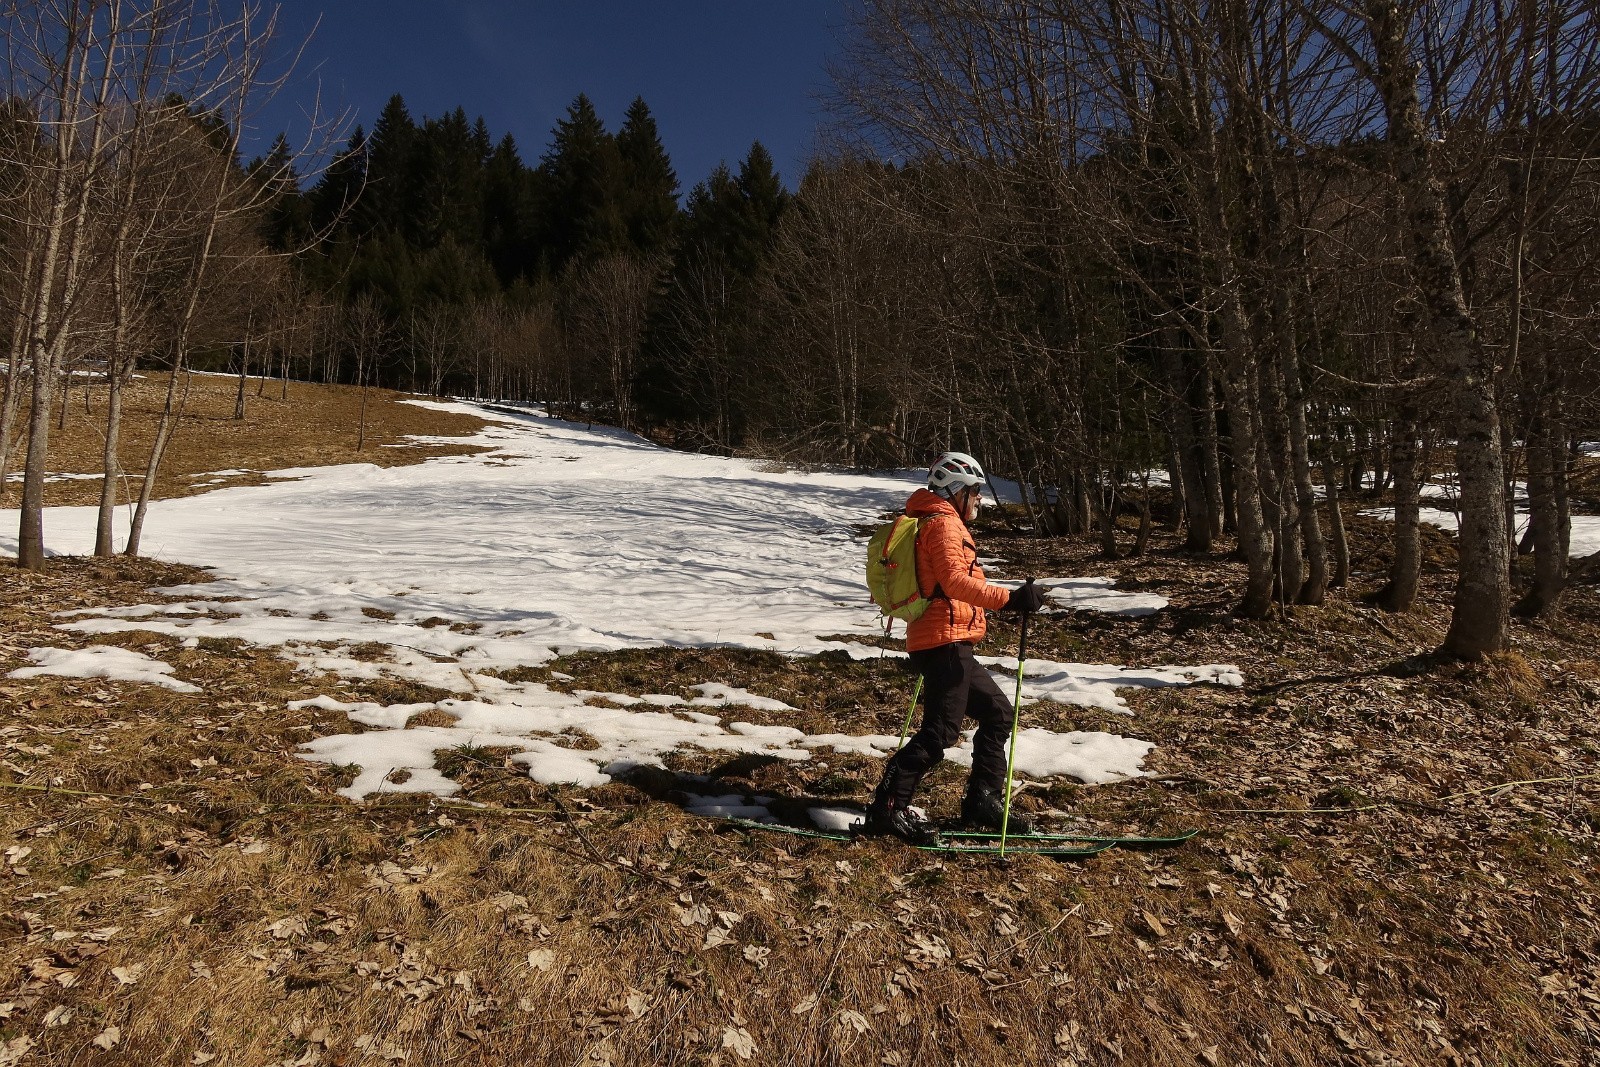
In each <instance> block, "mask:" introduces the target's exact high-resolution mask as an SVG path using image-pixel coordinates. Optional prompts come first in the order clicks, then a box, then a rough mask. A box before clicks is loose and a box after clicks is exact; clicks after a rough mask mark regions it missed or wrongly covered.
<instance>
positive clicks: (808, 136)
mask: <svg viewBox="0 0 1600 1067" xmlns="http://www.w3.org/2000/svg"><path fill="white" fill-rule="evenodd" d="M281 9H282V15H281V22H280V26H281V39H282V41H283V42H284V44H285V46H286V47H287V45H288V43H290V42H295V41H299V40H303V39H304V38H305V37H306V35H307V34H311V40H310V44H309V45H308V47H307V49H306V52H305V54H304V56H303V57H302V58H301V60H300V62H299V63H298V65H297V66H296V68H295V73H294V74H293V75H292V76H291V79H290V81H289V83H288V84H286V85H285V86H284V88H283V89H282V90H281V91H280V93H279V95H278V97H277V98H276V99H274V100H273V102H272V103H270V104H269V105H267V106H266V108H265V109H264V110H263V111H262V112H261V114H260V116H259V117H258V119H257V120H256V122H255V123H254V125H255V126H256V127H257V129H256V130H255V131H253V132H254V135H255V136H254V138H253V139H252V142H251V143H249V144H247V146H246V151H247V154H258V153H260V152H262V151H264V150H265V147H266V145H267V144H269V143H270V141H271V138H272V135H273V134H274V133H276V132H277V130H278V129H279V128H284V127H288V128H289V130H290V142H291V143H298V139H297V137H296V136H295V134H296V133H299V134H300V135H301V137H303V136H304V131H305V128H306V125H307V123H306V120H305V119H304V118H303V116H302V112H303V111H304V110H306V109H308V108H309V107H310V104H311V101H312V100H313V98H314V97H315V95H316V93H317V92H318V87H319V83H320V90H321V94H322V100H323V104H324V108H325V109H326V108H336V109H337V108H350V109H353V110H354V112H355V121H356V122H359V123H360V124H362V125H363V126H365V127H366V128H368V129H371V127H372V122H373V120H374V119H375V118H376V117H377V115H378V112H379V111H380V110H381V109H382V107H383V104H384V102H385V101H386V100H387V99H388V98H389V96H390V95H391V94H393V93H397V92H398V93H400V94H402V95H403V96H404V97H405V100H406V105H407V106H408V108H409V109H410V111H411V114H412V117H413V118H415V119H417V120H419V121H420V119H421V118H422V116H424V115H428V116H437V115H440V114H443V113H444V112H446V111H449V110H452V109H454V108H455V107H456V106H457V105H459V106H461V107H463V108H465V109H466V112H467V116H468V118H469V119H471V118H474V117H476V116H478V115H480V114H481V115H482V116H483V118H484V121H486V122H487V123H488V124H489V129H490V131H491V132H492V133H493V134H494V136H495V137H496V139H498V138H499V137H500V136H501V135H503V134H505V133H507V132H510V133H511V134H512V135H513V136H514V137H515V138H516V140H517V147H518V149H519V150H520V152H521V154H522V158H523V161H524V162H526V163H529V164H530V165H531V164H534V163H537V162H538V158H539V156H540V155H542V154H543V152H544V150H545V147H546V146H547V145H548V143H549V138H550V131H551V129H552V128H553V127H554V126H555V123H556V120H557V119H559V118H561V117H562V116H563V115H565V113H566V108H567V105H568V104H570V103H571V102H572V99H573V98H574V97H575V96H577V95H578V94H579V93H580V92H582V93H587V94H588V95H589V98H590V99H591V100H593V101H594V103H595V106H596V108H597V109H598V110H599V112H600V116H601V118H602V119H604V120H605V123H606V127H607V129H610V130H611V131H612V132H615V131H616V129H617V128H618V127H619V126H620V125H621V123H622V116H623V112H624V110H625V109H626V108H627V106H628V104H629V103H630V102H631V101H632V100H633V98H634V97H635V96H643V97H644V99H645V102H646V103H647V104H649V105H650V110H651V112H652V113H653V114H654V115H655V118H656V123H657V125H658V127H659V128H660V131H661V139H662V141H663V142H664V143H665V145H666V148H667V152H668V154H669V155H670V156H671V157H672V164H673V168H674V169H675V170H676V171H677V173H678V181H679V183H680V185H681V187H682V191H683V192H684V193H687V192H688V190H689V189H690V188H692V187H693V186H694V184H695V183H696V182H699V181H701V180H702V179H704V178H705V177H706V175H707V174H709V173H710V171H711V169H712V168H713V167H714V166H716V164H717V163H718V161H720V160H727V161H728V163H729V165H730V166H731V165H733V164H735V163H736V162H737V161H738V160H739V159H741V158H742V157H743V156H744V154H745V153H746V152H747V151H748V150H749V147H750V143H751V142H752V141H754V140H760V141H761V143H762V144H764V145H766V146H767V148H768V150H769V151H771V153H772V155H773V158H774V159H775V160H776V162H777V165H778V168H779V171H780V172H781V173H782V176H783V179H784V183H785V184H786V185H788V186H790V187H791V188H792V187H793V186H794V184H795V183H796V182H797V181H798V180H799V178H800V174H801V170H802V168H803V165H804V161H805V159H806V156H807V153H808V151H809V149H810V148H811V146H812V144H813V133H814V131H815V129H816V127H817V125H818V123H819V121H820V116H819V114H818V105H817V102H816V96H817V94H818V92H819V91H820V90H821V89H823V88H824V87H825V86H826V84H827V74H826V72H825V70H824V67H823V65H824V63H825V61H826V60H827V59H828V57H829V56H830V55H831V54H832V53H833V52H834V50H835V49H834V41H835V39H836V37H837V34H838V33H839V32H840V23H841V21H842V18H843V11H844V0H565V2H558V0H520V2H518V0H433V2H429V0H387V2H381V3H380V2H376V0H281ZM319 17H320V18H321V23H320V25H317V19H318V18H319ZM313 26H316V29H315V32H314V33H312V28H313Z"/></svg>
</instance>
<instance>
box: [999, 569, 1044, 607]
mask: <svg viewBox="0 0 1600 1067" xmlns="http://www.w3.org/2000/svg"><path fill="white" fill-rule="evenodd" d="M1042 607H1044V590H1043V589H1041V588H1040V587H1039V586H1037V585H1034V584H1033V579H1032V578H1029V579H1028V580H1027V581H1026V582H1024V583H1023V584H1022V585H1021V586H1020V587H1019V588H1016V589H1013V590H1011V599H1009V600H1007V601H1006V606H1005V607H1004V608H1002V609H1001V610H1002V611H1020V612H1022V613H1023V614H1024V615H1027V614H1029V613H1031V612H1035V611H1038V610H1039V609H1040V608H1042Z"/></svg>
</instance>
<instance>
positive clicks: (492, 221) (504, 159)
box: [483, 133, 536, 285]
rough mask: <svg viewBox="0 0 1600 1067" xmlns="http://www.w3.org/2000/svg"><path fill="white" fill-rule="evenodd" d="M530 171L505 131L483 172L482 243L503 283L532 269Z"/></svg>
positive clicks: (532, 234)
mask: <svg viewBox="0 0 1600 1067" xmlns="http://www.w3.org/2000/svg"><path fill="white" fill-rule="evenodd" d="M534 221H535V220H534V202H533V186H532V181H531V174H530V172H529V171H528V169H527V168H526V167H525V166H523V163H522V157H521V155H520V154H519V153H518V152H517V142H516V141H515V140H514V139H513V138H512V136H511V135H510V134H509V133H508V134H506V135H505V136H504V137H502V138H501V139H500V143H499V144H497V145H495V147H494V151H493V152H492V153H491V154H490V156H489V159H488V162H487V163H485V165H484V174H483V246H484V252H485V254H486V255H488V257H489V262H490V263H492V264H494V269H495V273H497V274H498V275H499V276H500V281H501V283H502V284H504V285H510V284H512V282H514V281H515V280H516V279H517V278H519V277H523V276H526V275H527V274H529V273H530V272H531V271H533V270H534V268H535V265H536V264H535V258H534V241H535V239H536V234H535V233H534Z"/></svg>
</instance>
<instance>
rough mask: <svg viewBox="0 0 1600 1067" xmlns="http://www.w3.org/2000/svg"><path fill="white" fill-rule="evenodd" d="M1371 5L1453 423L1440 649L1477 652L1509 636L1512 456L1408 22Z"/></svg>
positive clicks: (1392, 137) (1391, 128)
mask: <svg viewBox="0 0 1600 1067" xmlns="http://www.w3.org/2000/svg"><path fill="white" fill-rule="evenodd" d="M1366 11H1367V20H1368V27H1369V29H1370V32H1371V36H1372V45H1373V58H1374V61H1375V64H1376V72H1377V79H1376V80H1377V87H1378V93H1379V96H1380V97H1381V98H1382V100H1383V105H1384V111H1385V114H1386V117H1387V119H1388V144H1389V150H1390V155H1391V158H1392V160H1393V162H1394V166H1395V172H1396V177H1397V179H1398V181H1399V185H1400V190H1401V194H1402V196H1403V198H1404V202H1405V206H1406V215H1407V222H1408V226H1409V229H1410V238H1411V244H1412V249H1411V261H1412V269H1413V273H1414V276H1415V281H1416V284H1417V288H1418V290H1419V292H1418V295H1419V297H1420V298H1421V302H1422V304H1423V307H1424V309H1425V311H1424V313H1425V314H1426V315H1427V316H1428V319H1429V327H1430V330H1429V333H1430V341H1431V342H1432V345H1433V348H1434V351H1435V353H1436V358H1437V359H1438V360H1439V364H1440V368H1439V369H1440V371H1441V373H1442V376H1443V377H1444V379H1445V380H1446V381H1447V382H1448V383H1449V388H1450V399H1451V407H1452V413H1453V415H1454V421H1455V434H1456V471H1457V474H1458V476H1459V479H1460V486H1461V532H1460V554H1461V563H1460V570H1459V573H1458V575H1457V581H1456V593H1455V604H1454V610H1453V612H1452V613H1451V618H1450V630H1449V632H1448V633H1447V634H1446V636H1445V639H1444V644H1443V646H1442V647H1441V651H1442V652H1444V653H1446V654H1448V655H1454V656H1460V657H1468V658H1471V657H1477V656H1481V655H1483V654H1484V653H1488V652H1497V651H1499V650H1501V649H1503V648H1505V647H1506V645H1507V643H1508V641H1509V639H1510V620H1509V616H1510V603H1511V583H1510V580H1509V577H1508V573H1509V572H1508V568H1509V564H1510V551H1509V546H1508V545H1507V543H1506V538H1505V532H1504V528H1503V521H1504V520H1503V517H1502V515H1503V511H1504V507H1505V461H1504V456H1503V454H1502V445H1501V438H1500V416H1499V411H1498V410H1497V407H1496V403H1495V382H1494V362H1493V360H1492V358H1491V357H1490V355H1489V353H1488V352H1487V351H1486V350H1485V348H1484V345H1483V343H1482V340H1481V338H1480V337H1479V336H1478V331H1477V324H1476V322H1474V320H1473V317H1472V313H1471V311H1470V310H1469V308H1468V307H1467V303H1466V298H1465V295H1464V293H1463V290H1462V283H1461V272H1460V269H1459V266H1458V264H1457V263H1456V259H1455V256H1454V253H1453V251H1452V249H1451V245H1450V232H1449V228H1448V222H1447V220H1446V218H1445V209H1444V197H1443V191H1442V189H1441V187H1440V184H1439V182H1438V179H1437V177H1436V176H1435V175H1434V173H1433V170H1432V167H1431V164H1430V161H1429V158H1428V151H1429V149H1428V137H1427V131H1426V129H1425V127H1424V125H1423V118H1422V107H1421V103H1420V101H1419V99H1418V92H1417V68H1416V65H1415V63H1414V61H1413V60H1412V59H1411V56H1410V54H1409V51H1408V47H1409V46H1408V43H1407V35H1406V31H1407V25H1406V21H1405V19H1404V17H1403V16H1402V15H1401V12H1400V10H1399V7H1398V5H1397V4H1396V3H1395V0H1367V5H1366Z"/></svg>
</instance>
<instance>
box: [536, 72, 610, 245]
mask: <svg viewBox="0 0 1600 1067" xmlns="http://www.w3.org/2000/svg"><path fill="white" fill-rule="evenodd" d="M540 170H541V171H542V172H543V174H544V175H545V181H546V182H547V185H548V188H547V191H546V196H545V197H544V200H545V203H544V205H543V207H544V215H545V220H546V226H545V245H546V248H545V255H546V260H545V266H546V268H547V269H548V270H550V271H551V272H552V273H559V272H560V271H561V270H562V269H563V268H565V267H566V265H567V264H568V263H569V262H571V261H572V260H574V259H577V258H581V257H589V256H595V255H601V254H603V253H606V252H613V251H618V250H621V249H622V248H623V247H624V246H625V243H626V227H625V223H624V218H623V208H622V199H623V188H622V161H621V158H620V157H619V156H618V154H617V144H616V140H615V139H614V138H613V137H612V136H611V135H610V134H609V133H607V132H606V129H605V126H604V125H603V124H602V123H601V121H600V116H599V115H598V114H596V113H595V110H594V104H592V103H590V101H589V98H588V97H587V96H584V95H583V94H581V93H580V94H579V95H578V98H577V99H576V100H574V101H573V102H572V106H570V107H569V108H567V117H566V118H564V119H562V120H561V121H560V122H558V123H557V124H556V129H555V136H554V138H553V139H552V141H551V144H550V151H549V152H548V153H546V154H545V157H544V159H543V161H542V163H541V165H540Z"/></svg>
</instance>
